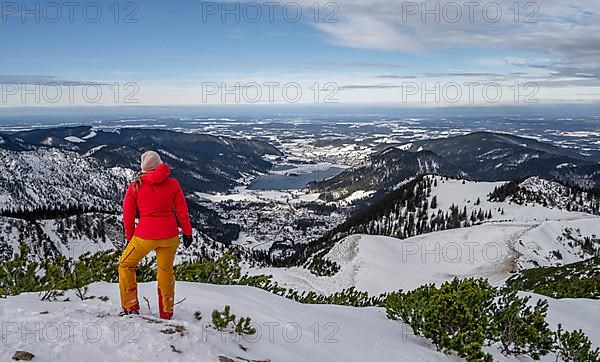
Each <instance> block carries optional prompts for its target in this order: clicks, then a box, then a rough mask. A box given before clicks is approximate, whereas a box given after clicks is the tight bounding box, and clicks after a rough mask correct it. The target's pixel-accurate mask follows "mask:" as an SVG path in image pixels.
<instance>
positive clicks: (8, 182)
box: [0, 148, 133, 211]
mask: <svg viewBox="0 0 600 362" xmlns="http://www.w3.org/2000/svg"><path fill="white" fill-rule="evenodd" d="M132 176H133V171H131V170H128V169H123V168H118V167H116V168H109V169H107V168H105V167H104V166H102V165H101V164H100V163H99V162H98V161H96V160H94V159H90V158H85V157H83V156H81V155H79V154H77V153H75V152H70V151H62V150H58V149H44V148H40V149H36V150H33V151H22V152H16V151H9V150H4V149H0V211H6V210H15V209H19V208H20V209H23V210H31V209H32V208H36V207H37V208H56V207H59V206H78V207H87V208H90V207H94V208H96V209H107V210H116V209H118V204H119V203H120V199H121V198H122V196H123V192H124V189H125V186H126V185H127V183H128V180H129V179H131V178H132ZM115 205H117V206H115Z"/></svg>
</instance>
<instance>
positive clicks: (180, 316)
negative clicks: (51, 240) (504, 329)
mask: <svg viewBox="0 0 600 362" xmlns="http://www.w3.org/2000/svg"><path fill="white" fill-rule="evenodd" d="M139 288H140V293H139V295H140V298H142V297H143V296H145V297H147V298H148V299H149V301H150V303H151V304H150V307H151V309H152V310H151V311H149V310H148V308H147V306H146V305H145V303H144V301H143V300H142V304H143V306H142V315H141V316H134V317H125V318H121V317H118V316H116V314H117V313H118V311H119V295H118V286H117V285H116V284H110V283H95V284H92V285H91V286H90V290H89V293H88V294H89V295H94V296H96V297H101V296H106V297H108V298H109V299H108V300H107V301H106V302H104V301H101V300H100V299H98V298H95V299H89V300H85V301H80V300H79V299H78V298H77V297H76V296H75V295H74V294H73V293H72V292H67V294H66V297H69V298H70V301H65V302H63V301H56V302H42V301H40V300H39V298H38V296H37V294H36V293H29V294H22V295H19V296H15V297H8V298H7V299H5V300H3V301H2V308H1V309H0V322H1V323H2V345H1V346H2V347H1V348H0V359H1V360H3V361H8V360H10V358H11V357H12V355H13V354H14V353H15V351H17V350H24V351H28V352H31V353H33V354H34V355H35V358H34V361H40V362H43V361H79V360H85V361H90V362H92V361H107V360H113V361H125V360H127V361H214V362H217V361H219V357H220V356H223V357H227V358H231V359H232V360H233V361H235V362H241V361H361V362H362V361H381V362H386V361H390V362H391V361H453V360H459V359H458V358H457V357H456V356H450V355H445V354H443V353H440V352H437V351H435V348H434V347H433V346H432V345H431V343H430V342H429V341H427V340H426V339H424V338H421V337H417V336H414V335H413V333H412V330H411V329H410V327H408V326H407V325H405V324H403V323H402V322H398V321H391V320H388V319H387V317H386V313H385V310H384V309H383V308H374V307H370V308H354V307H344V306H334V305H310V304H300V303H297V302H294V301H292V300H289V299H285V298H283V297H279V296H276V295H274V294H271V293H269V292H266V291H263V290H260V289H256V288H252V287H245V286H217V285H208V284H200V283H184V282H179V283H177V284H176V300H182V299H184V298H185V300H184V301H183V302H182V303H181V304H179V305H177V306H176V307H175V317H174V319H173V320H171V321H163V320H159V319H157V318H156V297H155V293H156V292H155V289H156V283H143V284H140V285H139ZM531 295H532V296H533V299H532V302H535V300H536V299H537V298H540V296H537V295H534V294H531ZM63 298H64V297H63ZM545 299H546V298H545ZM549 303H550V310H549V314H548V322H549V323H550V327H551V328H553V329H555V328H556V325H557V324H558V323H562V324H563V326H564V328H565V329H567V330H572V329H579V328H581V329H583V330H584V332H585V333H586V334H587V335H588V336H589V338H590V339H591V340H592V342H593V343H594V344H595V345H600V330H599V329H598V328H597V326H598V325H600V302H598V301H596V300H589V299H562V300H555V299H549ZM225 305H230V306H231V310H232V312H233V313H234V314H236V315H237V316H238V317H242V316H247V317H250V318H252V324H253V326H254V327H255V328H256V330H257V333H256V334H255V335H254V336H242V337H239V336H237V335H235V334H231V333H228V332H223V333H221V332H218V331H216V330H215V329H214V328H213V327H212V326H211V320H210V315H211V312H212V310H214V309H218V310H222V309H223V308H224V306H225ZM266 306H268V307H266ZM197 310H198V311H200V312H201V313H202V316H203V317H202V320H200V321H198V320H196V319H195V318H194V312H195V311H197ZM486 350H487V351H488V352H491V353H492V354H493V355H494V359H495V360H517V359H508V358H506V357H504V356H503V355H502V354H501V353H500V352H499V351H498V349H497V348H496V347H495V346H492V347H488V348H487V349H486ZM519 360H521V361H523V360H525V361H528V360H529V359H527V358H521V359H519ZM542 360H543V361H554V356H552V355H548V356H545V357H544V358H543V359H542Z"/></svg>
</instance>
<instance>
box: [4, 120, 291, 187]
mask: <svg viewBox="0 0 600 362" xmlns="http://www.w3.org/2000/svg"><path fill="white" fill-rule="evenodd" d="M10 139H11V140H13V143H15V142H17V141H16V140H18V142H19V143H18V144H19V145H26V146H27V147H32V146H36V147H42V146H43V147H52V148H58V149H63V150H72V151H75V152H78V153H80V154H82V155H85V156H88V157H91V158H95V159H97V160H99V161H100V162H101V163H102V164H103V165H104V166H105V167H109V168H110V167H115V166H118V167H123V168H129V169H137V168H138V167H139V159H140V155H141V154H142V153H143V152H145V151H147V150H155V151H157V152H158V153H160V154H161V157H162V158H163V160H164V161H165V162H167V163H168V164H169V165H171V166H172V170H173V175H174V176H175V177H177V178H178V179H179V181H180V183H181V184H182V186H183V187H184V189H187V190H190V191H191V190H193V191H226V190H229V189H231V188H233V187H234V186H237V185H239V184H240V179H243V178H245V177H247V175H251V174H257V173H261V172H266V171H268V170H269V169H270V168H271V166H272V165H271V163H270V162H268V161H266V160H265V159H264V157H263V156H264V155H267V154H270V155H281V152H280V151H279V150H278V149H276V148H275V147H273V146H271V145H270V144H268V143H266V142H262V141H257V140H252V139H246V138H230V137H218V136H211V135H206V134H197V133H184V132H175V131H170V130H159V129H148V128H123V129H119V128H107V129H96V128H93V127H89V126H79V127H57V128H37V129H33V130H30V131H21V132H17V133H14V134H12V135H10ZM7 145H8V143H7ZM2 147H3V145H2V144H0V148H2ZM22 147H25V146H22Z"/></svg>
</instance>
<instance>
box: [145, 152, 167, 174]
mask: <svg viewBox="0 0 600 362" xmlns="http://www.w3.org/2000/svg"><path fill="white" fill-rule="evenodd" d="M161 163H162V160H161V159H160V155H159V154H158V153H156V152H154V151H146V152H144V153H143V154H142V171H143V172H148V171H152V170H154V169H155V168H156V167H157V166H158V165H160V164H161Z"/></svg>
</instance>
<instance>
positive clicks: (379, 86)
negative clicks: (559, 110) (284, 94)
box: [0, 0, 600, 106]
mask: <svg viewBox="0 0 600 362" xmlns="http://www.w3.org/2000/svg"><path fill="white" fill-rule="evenodd" d="M313 3H314V1H308V0H307V1H306V2H304V1H297V2H293V3H291V2H290V3H286V2H282V3H281V4H280V5H277V6H274V7H273V10H274V17H273V18H274V21H271V20H270V19H269V17H268V16H267V14H266V12H267V11H268V6H266V5H264V3H260V2H259V3H253V4H259V5H260V8H261V11H263V14H262V16H261V17H260V20H259V21H257V22H251V21H250V20H251V19H249V17H255V14H256V13H255V12H254V11H253V8H252V7H249V8H246V9H250V10H248V12H247V13H244V12H243V10H242V9H244V6H248V5H247V3H244V2H241V3H239V2H237V3H236V2H228V3H212V2H211V3H209V2H201V1H192V0H187V1H179V0H176V1H144V2H141V1H137V2H127V1H122V2H116V3H115V2H114V1H100V2H85V1H84V2H79V3H78V5H77V6H75V7H74V17H73V20H72V21H70V19H69V14H68V13H69V9H68V7H66V6H65V5H63V3H61V2H33V1H28V2H25V3H21V2H14V3H12V2H4V3H2V9H1V12H2V14H1V16H2V18H1V23H0V41H1V42H2V44H3V49H4V52H3V56H1V57H0V69H1V70H0V80H1V81H2V82H4V83H7V82H13V83H15V84H26V83H38V84H41V86H42V87H43V85H44V82H46V83H48V82H52V81H59V82H64V81H80V82H97V83H98V84H105V85H107V86H108V85H109V84H113V83H117V84H118V86H119V87H123V85H124V84H126V83H129V82H130V83H135V85H136V86H137V87H138V91H137V92H136V97H135V98H136V100H137V101H138V102H139V104H149V105H159V104H167V105H168V104H173V105H177V104H203V103H217V104H218V103H229V99H222V98H221V97H220V94H213V95H211V97H209V99H203V98H202V97H200V96H198V94H199V93H202V92H203V91H205V88H204V87H205V86H206V83H215V84H218V85H219V87H221V86H225V87H235V86H236V84H237V85H238V86H239V85H241V87H244V85H247V84H249V83H252V84H259V85H263V84H264V83H265V82H277V83H279V84H288V83H290V82H293V83H296V84H298V85H299V87H300V88H301V90H302V91H303V96H304V97H303V98H302V99H301V100H300V102H301V103H310V102H316V101H315V100H314V99H313V98H314V97H313V96H314V94H313V93H314V91H311V90H310V87H311V85H313V84H314V83H315V82H318V83H319V85H320V86H321V85H322V84H325V83H330V84H333V85H334V86H335V92H334V93H335V99H336V100H337V101H339V102H341V103H348V104H357V103H368V104H377V103H381V104H386V105H393V104H399V105H403V104H407V103H411V99H412V102H413V103H415V102H416V103H420V104H421V105H425V106H437V105H439V104H440V103H448V102H444V101H445V100H446V98H447V97H446V96H447V95H446V94H444V92H445V91H446V90H445V89H444V86H445V85H447V84H450V83H452V84H458V85H459V86H460V87H461V91H462V92H463V93H466V91H467V90H468V89H466V86H465V85H464V84H465V82H477V83H480V84H488V83H490V82H494V83H497V84H499V85H500V87H502V89H505V91H504V97H503V99H502V100H501V102H509V103H510V102H511V101H512V102H513V103H514V102H515V100H514V97H513V96H514V94H513V93H514V92H511V91H510V90H509V89H508V87H510V86H511V85H513V86H514V84H515V82H518V84H519V87H522V85H523V84H525V83H528V82H532V83H535V84H536V85H537V87H538V90H537V91H536V92H535V97H536V100H539V101H540V102H547V103H561V102H567V103H577V102H595V101H596V100H597V99H599V97H598V94H600V91H599V90H598V88H597V86H598V76H600V72H597V70H598V69H597V67H598V65H597V64H598V60H599V58H600V56H599V55H598V54H599V53H600V40H599V38H598V37H599V36H598V35H591V34H600V31H598V30H600V29H599V28H598V27H599V25H598V24H599V22H598V21H595V20H598V19H597V11H598V8H600V6H599V5H597V4H595V3H594V2H593V1H575V2H572V3H571V4H569V5H562V4H561V3H560V2H559V1H558V0H556V1H555V0H550V1H546V2H545V3H541V4H540V5H539V8H538V9H537V10H535V11H532V10H531V9H529V10H527V9H525V3H523V4H520V6H521V7H523V9H521V13H520V14H519V21H518V22H515V21H514V20H515V19H514V13H512V12H511V10H510V9H509V7H510V6H511V5H512V4H513V3H514V1H510V2H509V1H507V2H499V3H498V4H500V6H501V7H500V8H501V9H503V11H504V14H503V16H502V17H500V19H499V21H498V22H490V21H488V20H489V19H486V18H484V17H483V16H482V15H481V14H482V13H480V12H477V11H476V12H475V14H476V15H475V17H474V19H473V21H470V20H468V19H467V17H466V16H463V17H462V18H461V19H460V21H458V22H456V23H454V22H451V21H449V20H448V19H445V18H444V15H443V14H442V13H441V12H439V14H441V21H435V20H434V19H431V18H426V19H425V21H423V19H422V18H421V14H419V13H417V14H414V15H410V16H409V15H407V13H408V10H407V9H406V8H405V7H404V6H406V3H402V2H397V1H392V0H377V1H372V2H369V1H354V0H350V1H345V2H337V3H335V4H334V5H331V4H333V3H331V4H330V3H328V2H324V3H320V4H318V5H319V9H320V16H319V19H318V21H315V11H314V8H311V6H312V4H313ZM23 4H24V5H23ZM36 4H37V6H38V8H37V9H36ZM115 4H117V5H118V7H119V14H118V16H117V19H116V20H117V21H115V15H116V14H115V7H114V5H115ZM431 4H435V2H431ZM443 4H444V2H442V5H443ZM483 4H485V3H483ZM286 5H287V9H288V10H289V11H290V13H291V14H292V15H289V16H290V17H293V16H294V14H295V10H296V9H298V8H301V9H302V11H303V12H302V16H301V17H299V19H300V20H299V21H297V22H290V21H287V20H286V18H285V17H284V16H283V15H282V11H283V8H284V6H286ZM57 6H58V8H59V9H60V11H61V12H62V13H61V15H60V16H58V15H57V13H56V9H57ZM327 6H329V7H327ZM431 6H432V7H433V6H434V5H431ZM84 8H86V9H87V15H88V17H90V18H95V17H96V9H98V8H99V9H101V10H102V16H101V17H98V21H97V22H95V23H92V22H90V21H89V19H88V20H86V19H85V17H84V16H83V13H84V10H83V9H84ZM224 8H227V9H233V12H237V13H238V16H239V21H236V19H235V17H234V16H233V15H231V14H230V15H227V16H226V18H225V19H222V13H221V11H222V10H223V9H224ZM214 9H217V10H216V12H217V13H216V14H215V13H213V10H214ZM237 9H239V11H238V10H237ZM333 10H336V11H335V14H334V15H332V16H331V20H334V21H335V22H324V17H325V16H326V15H327V14H331V13H332V11H333ZM462 10H463V11H465V10H467V9H466V8H464V9H462ZM525 10H527V11H525ZM23 12H25V13H26V14H25V15H24V14H23ZM290 13H288V14H290ZM244 14H247V15H248V16H244ZM477 14H479V15H477ZM403 15H404V16H403ZM526 15H531V18H532V19H533V20H536V21H537V22H536V23H527V22H525V16H526ZM36 16H37V17H39V19H36ZM127 16H129V18H127ZM56 18H58V19H59V20H58V21H57V22H54V19H56ZM38 20H39V21H38ZM127 20H129V21H134V22H127ZM223 20H225V21H223ZM407 83H411V84H412V85H416V88H418V89H417V90H416V93H415V92H413V91H412V90H413V88H407V87H410V86H412V85H407ZM436 83H437V84H438V86H439V87H440V89H438V90H435V87H436ZM21 87H23V88H24V86H21ZM431 87H433V89H434V92H438V93H440V94H441V95H442V97H441V98H442V100H441V101H438V100H435V99H434V98H435V96H433V95H431V94H430V97H429V98H428V97H427V94H425V95H424V94H423V93H426V92H425V90H426V89H431ZM276 88H277V89H279V88H281V87H280V86H277V87H276ZM407 89H410V90H411V91H410V96H411V97H412V98H411V99H408V98H410V97H407V94H405V93H406V92H407ZM566 90H567V91H566ZM262 91H263V92H264V89H262ZM448 91H449V92H450V91H452V90H448ZM4 92H5V93H7V94H9V96H8V97H3V104H2V105H4V106H7V105H23V104H29V103H31V102H29V100H28V99H25V101H23V97H20V96H19V94H18V92H15V91H14V88H11V89H10V92H8V89H4ZM403 92H404V93H403ZM12 93H16V94H12ZM105 93H106V92H105ZM213 93H214V92H213ZM412 93H415V94H412ZM475 93H477V95H476V97H475V98H481V94H479V93H481V90H479V89H476V90H475ZM279 95H280V94H279ZM477 96H479V97H477ZM26 98H27V97H26ZM42 98H44V97H42ZM77 98H78V97H75V99H74V100H72V101H62V102H58V103H57V105H58V104H61V105H70V104H78V105H82V104H85V102H86V100H85V99H77ZM79 98H81V97H79ZM103 98H106V99H101V100H100V104H106V105H120V104H121V103H122V99H118V100H116V101H115V100H114V99H111V98H114V97H108V96H105V97H103ZM119 98H122V95H121V94H120V95H119ZM230 98H231V97H230ZM241 98H242V99H241V102H242V103H243V102H244V97H243V96H242V97H241ZM275 98H281V97H275ZM404 98H407V99H404ZM467 98H468V97H466V95H465V94H463V96H462V97H461V101H460V102H458V103H459V104H461V105H464V104H465V99H467ZM61 100H62V99H61ZM321 101H322V100H320V99H319V100H318V102H321ZM482 101H483V103H485V99H484V100H482V99H478V100H475V101H474V102H475V103H481V102H482ZM234 102H235V100H234ZM260 102H261V103H264V102H266V103H269V101H268V100H263V99H261V101H260ZM275 102H276V103H277V102H286V100H285V99H276V100H275ZM34 103H36V104H37V105H40V103H44V99H42V100H41V101H37V102H34ZM450 103H452V102H450ZM467 103H469V102H467ZM445 105H448V104H445Z"/></svg>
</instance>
